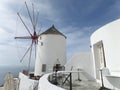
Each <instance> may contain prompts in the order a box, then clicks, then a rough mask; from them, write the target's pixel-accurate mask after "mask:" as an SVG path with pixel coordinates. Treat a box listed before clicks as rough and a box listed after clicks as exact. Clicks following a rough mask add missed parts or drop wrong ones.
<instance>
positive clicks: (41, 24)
mask: <svg viewBox="0 0 120 90" xmlns="http://www.w3.org/2000/svg"><path fill="white" fill-rule="evenodd" d="M41 31H42V24H41V25H40V30H39V32H38V35H40V33H41Z"/></svg>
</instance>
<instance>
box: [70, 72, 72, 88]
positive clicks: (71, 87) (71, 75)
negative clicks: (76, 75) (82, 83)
mask: <svg viewBox="0 0 120 90" xmlns="http://www.w3.org/2000/svg"><path fill="white" fill-rule="evenodd" d="M70 90H72V73H70Z"/></svg>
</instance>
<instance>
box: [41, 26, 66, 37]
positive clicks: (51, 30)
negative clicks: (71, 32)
mask: <svg viewBox="0 0 120 90" xmlns="http://www.w3.org/2000/svg"><path fill="white" fill-rule="evenodd" d="M43 34H57V35H62V36H64V37H65V38H66V36H65V35H64V34H63V33H61V32H60V31H58V30H57V29H56V28H55V26H54V25H52V27H50V28H49V29H47V30H46V31H45V32H43V33H41V35H43Z"/></svg>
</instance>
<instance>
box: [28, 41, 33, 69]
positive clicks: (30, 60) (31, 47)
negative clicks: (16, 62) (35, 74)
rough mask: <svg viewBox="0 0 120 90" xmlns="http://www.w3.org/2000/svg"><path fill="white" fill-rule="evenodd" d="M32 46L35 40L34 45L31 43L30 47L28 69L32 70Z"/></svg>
mask: <svg viewBox="0 0 120 90" xmlns="http://www.w3.org/2000/svg"><path fill="white" fill-rule="evenodd" d="M32 46H33V41H32V45H31V48H30V56H29V64H28V71H30V63H31V55H32Z"/></svg>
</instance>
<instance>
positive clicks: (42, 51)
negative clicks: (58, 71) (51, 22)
mask: <svg viewBox="0 0 120 90" xmlns="http://www.w3.org/2000/svg"><path fill="white" fill-rule="evenodd" d="M41 43H42V44H43V45H41ZM57 59H58V60H59V61H60V63H61V65H64V64H65V63H66V38H65V37H64V36H62V35H56V34H43V35H41V36H40V37H39V39H38V47H37V56H36V63H35V75H36V76H40V75H41V74H42V71H41V70H42V64H46V70H47V71H46V72H50V71H51V70H52V69H53V65H54V64H55V63H56V61H57Z"/></svg>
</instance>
